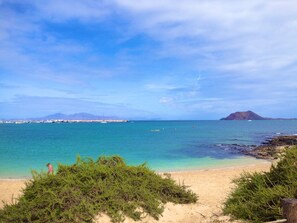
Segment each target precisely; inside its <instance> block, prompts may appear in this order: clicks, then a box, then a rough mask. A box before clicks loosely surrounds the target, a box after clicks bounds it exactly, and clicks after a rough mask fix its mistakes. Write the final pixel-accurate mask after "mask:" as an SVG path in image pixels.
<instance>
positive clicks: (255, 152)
mask: <svg viewBox="0 0 297 223" xmlns="http://www.w3.org/2000/svg"><path fill="white" fill-rule="evenodd" d="M294 145H297V135H291V136H277V137H274V138H271V139H268V140H266V141H265V142H264V143H263V144H262V145H260V146H257V147H256V148H254V149H251V150H243V151H242V153H243V154H245V155H249V156H253V157H256V158H259V159H270V160H272V159H277V158H278V156H279V155H280V154H281V153H282V152H283V151H284V149H285V148H288V147H290V146H294Z"/></svg>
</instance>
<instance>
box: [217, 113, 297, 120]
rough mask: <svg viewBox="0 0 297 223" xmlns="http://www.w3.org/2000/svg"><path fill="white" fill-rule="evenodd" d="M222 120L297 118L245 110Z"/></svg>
mask: <svg viewBox="0 0 297 223" xmlns="http://www.w3.org/2000/svg"><path fill="white" fill-rule="evenodd" d="M220 120H296V118H265V117H262V116H260V115H258V114H256V113H255V112H252V111H245V112H234V113H231V114H230V115H228V116H227V117H226V118H221V119H220Z"/></svg>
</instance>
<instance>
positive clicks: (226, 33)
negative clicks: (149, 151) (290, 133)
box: [0, 0, 297, 119]
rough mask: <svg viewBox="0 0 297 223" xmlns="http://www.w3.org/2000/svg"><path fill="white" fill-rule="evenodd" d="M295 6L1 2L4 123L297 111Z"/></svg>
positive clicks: (256, 1)
mask: <svg viewBox="0 0 297 223" xmlns="http://www.w3.org/2000/svg"><path fill="white" fill-rule="evenodd" d="M296 39H297V2H296V1H293V0H288V1H276V0H272V1H269V2H267V1H264V0H251V1H247V2H238V1H234V0H227V1H223V0H216V1H204V0H199V1H194V0H186V1H182V2H178V1H172V0H164V1H158V2H155V1H138V2H137V3H136V2H135V1H132V0H111V1H106V0H103V1H97V0H72V1H70V0H64V1H58V0H51V1H46V2H41V1H37V0H22V1H21V0H0V104H1V109H0V118H28V117H37V116H45V115H48V114H51V113H57V112H62V113H68V114H69V113H78V112H88V113H93V114H97V115H100V114H103V113H104V114H106V115H115V116H118V117H123V118H128V119H218V118H221V117H224V116H226V115H227V114H229V113H231V112H234V111H246V110H253V111H255V112H256V113H259V114H260V115H262V116H265V117H285V118H289V117H297V81H296V73H297V54H296V50H297V41H296Z"/></svg>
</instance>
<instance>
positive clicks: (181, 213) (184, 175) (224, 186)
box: [0, 161, 271, 223]
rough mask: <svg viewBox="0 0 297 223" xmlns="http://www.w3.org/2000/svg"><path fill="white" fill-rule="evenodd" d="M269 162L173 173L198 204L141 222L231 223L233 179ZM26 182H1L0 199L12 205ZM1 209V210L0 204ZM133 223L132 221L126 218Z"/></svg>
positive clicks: (262, 168)
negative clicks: (226, 212)
mask: <svg viewBox="0 0 297 223" xmlns="http://www.w3.org/2000/svg"><path fill="white" fill-rule="evenodd" d="M270 165H271V164H270V163H269V162H264V161H263V163H257V164H251V165H246V166H236V167H229V168H220V169H204V170H192V171H181V172H172V173H171V176H172V178H173V179H174V180H176V182H180V183H184V184H185V185H187V186H190V188H191V190H193V191H194V192H195V193H197V194H198V195H199V200H198V203H196V204H190V205H174V204H170V203H169V204H166V208H165V211H164V213H163V216H162V217H161V218H160V220H159V221H156V220H154V219H152V218H150V217H146V218H145V219H143V220H142V221H141V222H147V223H149V222H164V223H176V222H180V223H197V222H205V223H206V222H209V223H211V222H232V221H231V220H230V219H229V218H228V217H227V216H223V215H222V211H221V207H222V204H223V202H224V200H225V199H226V197H227V195H228V193H229V192H230V191H231V189H232V187H234V185H232V179H234V178H236V177H238V176H239V175H240V173H242V172H243V171H249V172H255V171H258V172H259V171H267V170H269V167H270ZM24 186H25V180H0V200H3V201H6V202H11V201H12V199H15V198H16V197H17V196H19V195H20V194H21V190H22V188H24ZM0 207H3V204H2V202H1V204H0ZM96 222H98V223H99V222H100V223H102V222H106V223H107V222H110V221H109V219H108V217H107V216H100V217H99V216H98V218H96ZM125 222H127V223H132V222H134V221H132V220H131V219H126V221H125ZM234 222H235V221H234Z"/></svg>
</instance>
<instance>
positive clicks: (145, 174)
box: [0, 156, 197, 223]
mask: <svg viewBox="0 0 297 223" xmlns="http://www.w3.org/2000/svg"><path fill="white" fill-rule="evenodd" d="M196 201H197V195H196V194H194V193H193V192H191V191H190V190H188V189H187V188H186V186H185V185H177V184H176V183H175V182H174V181H173V180H172V179H171V178H170V177H169V176H167V177H165V178H162V177H161V176H160V175H158V174H156V173H155V172H153V171H151V170H150V169H148V168H147V167H146V166H145V165H140V166H128V165H126V164H125V162H124V161H123V159H122V158H121V157H118V156H113V157H99V159H98V160H97V161H94V160H92V159H85V160H81V159H80V158H78V159H77V162H76V163H75V164H73V165H69V166H68V165H61V164H60V165H59V167H58V170H57V173H56V174H45V173H37V172H33V178H32V179H31V180H30V181H28V182H27V183H26V188H25V189H24V191H23V195H22V196H21V197H20V198H19V200H18V202H17V203H16V204H11V205H9V204H5V205H4V208H3V209H2V210H0V222H5V223H6V222H14V223H16V222H19V223H21V222H22V223H26V222H34V223H35V222H36V223H37V222H40V223H41V222H42V223H46V222H51V223H53V222H59V223H69V222H92V221H93V218H94V216H95V215H97V214H99V213H105V214H107V215H109V216H110V218H111V219H112V221H113V222H122V221H123V220H124V219H125V216H128V217H130V218H132V219H134V220H140V219H141V218H142V217H144V216H145V215H146V214H149V215H151V216H152V217H153V218H155V219H158V218H159V217H160V215H161V214H162V212H163V210H164V203H166V202H173V203H182V204H187V203H195V202H196Z"/></svg>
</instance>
